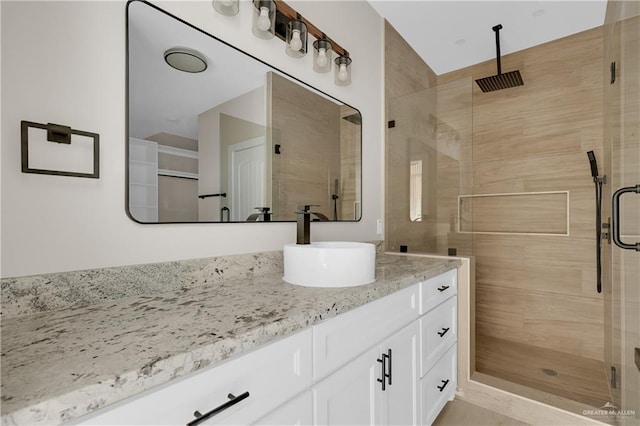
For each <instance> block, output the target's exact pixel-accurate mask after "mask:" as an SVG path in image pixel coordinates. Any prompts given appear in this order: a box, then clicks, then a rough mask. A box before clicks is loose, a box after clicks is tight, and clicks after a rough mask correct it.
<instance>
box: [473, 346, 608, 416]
mask: <svg viewBox="0 0 640 426" xmlns="http://www.w3.org/2000/svg"><path fill="white" fill-rule="evenodd" d="M545 370H547V372H546V373H545V372H544V371H545ZM549 370H551V371H549ZM476 371H477V372H479V373H483V374H486V375H488V376H492V377H495V378H498V379H502V380H505V381H507V382H511V383H515V384H517V385H522V386H526V387H529V388H533V389H535V390H538V391H542V392H545V393H547V394H552V395H555V396H558V397H561V398H557V402H558V403H559V404H553V405H562V402H561V401H562V399H569V400H573V401H576V402H579V403H581V404H586V405H588V406H591V407H595V408H600V407H602V406H603V405H604V404H605V403H607V402H609V401H611V395H610V393H609V387H608V385H607V378H606V375H605V367H604V363H603V362H602V361H598V360H594V359H590V358H584V357H579V356H575V355H571V354H567V353H564V352H558V351H554V350H551V349H544V348H540V347H537V346H532V345H527V344H523V343H517V342H512V341H508V340H504V339H498V338H495V337H488V336H481V335H479V336H477V338H476ZM554 373H556V374H555V375H554ZM505 390H509V389H505ZM534 399H538V398H534ZM546 399H547V400H546V401H543V402H547V403H553V398H546ZM564 405H566V404H564ZM561 408H562V407H561Z"/></svg>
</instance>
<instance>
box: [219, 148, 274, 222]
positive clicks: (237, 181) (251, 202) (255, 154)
mask: <svg viewBox="0 0 640 426" xmlns="http://www.w3.org/2000/svg"><path fill="white" fill-rule="evenodd" d="M266 182H267V176H266V142H265V138H264V137H258V138H254V139H249V140H246V141H243V142H238V143H235V144H233V145H230V146H229V191H228V192H227V196H228V197H229V206H230V209H231V220H232V221H245V220H247V219H248V218H249V216H250V215H251V214H253V213H257V210H256V209H255V208H256V207H269V206H265V201H266V196H265V194H266V188H267V186H266Z"/></svg>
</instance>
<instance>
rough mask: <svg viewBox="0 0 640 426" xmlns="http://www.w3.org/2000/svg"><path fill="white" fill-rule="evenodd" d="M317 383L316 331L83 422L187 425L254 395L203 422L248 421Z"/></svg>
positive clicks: (109, 409) (160, 389) (135, 398)
mask: <svg viewBox="0 0 640 426" xmlns="http://www.w3.org/2000/svg"><path fill="white" fill-rule="evenodd" d="M310 385H311V330H310V329H307V330H304V331H303V332H300V333H297V334H294V335H292V336H289V337H286V338H285V339H282V340H280V341H278V342H275V343H272V344H269V345H267V346H264V347H262V348H259V349H257V350H255V351H252V352H249V353H247V354H243V355H241V356H239V357H237V358H232V359H229V360H228V361H226V362H223V363H222V364H219V365H216V366H214V367H213V368H209V369H206V370H204V371H199V372H196V373H194V374H192V375H188V376H186V377H184V378H182V379H177V380H176V381H172V382H171V383H169V384H167V385H165V386H164V387H161V388H159V389H152V390H151V391H148V392H145V393H143V394H141V395H140V396H137V397H134V398H132V399H129V400H126V401H124V403H121V404H120V405H116V406H114V407H113V408H111V407H109V408H107V409H106V410H105V411H104V412H102V413H99V414H98V415H96V416H91V417H89V418H86V419H85V420H84V421H82V422H81V423H79V424H83V425H132V424H135V425H186V424H189V422H191V421H193V420H195V419H196V418H197V417H196V416H195V415H194V413H195V412H196V411H198V412H199V413H201V414H202V415H206V414H207V413H208V412H210V411H212V410H213V409H215V408H217V407H220V406H221V405H223V404H224V403H227V402H229V401H230V399H232V398H231V397H230V394H232V395H233V396H235V397H239V396H241V395H244V394H245V393H246V392H248V393H249V395H248V397H246V398H245V399H242V400H239V402H237V403H236V404H233V405H232V406H230V407H229V408H227V409H225V410H223V411H220V412H218V413H217V414H215V415H214V416H212V417H210V418H208V419H206V420H204V421H202V422H201V423H199V424H202V425H215V424H224V425H248V424H251V423H253V422H255V421H257V420H258V419H259V418H261V417H263V416H264V415H266V414H267V413H269V412H270V411H272V410H273V409H275V408H276V407H278V406H280V405H282V404H283V403H285V402H287V401H288V400H289V399H291V398H292V397H294V396H296V395H298V394H300V393H301V392H303V391H304V390H305V389H307V388H308V387H309V386H310Z"/></svg>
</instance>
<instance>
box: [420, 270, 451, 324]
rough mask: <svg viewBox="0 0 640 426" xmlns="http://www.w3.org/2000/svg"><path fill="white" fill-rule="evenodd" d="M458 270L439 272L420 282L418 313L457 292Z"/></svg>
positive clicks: (421, 313)
mask: <svg viewBox="0 0 640 426" xmlns="http://www.w3.org/2000/svg"><path fill="white" fill-rule="evenodd" d="M457 286H458V270H457V269H453V270H451V271H448V272H445V273H444V274H440V275H438V276H437V277H433V278H429V279H428V280H426V281H423V282H421V283H420V315H423V314H424V313H425V312H428V311H429V310H430V309H431V308H433V307H434V306H436V305H439V304H440V303H441V302H443V301H444V300H445V299H448V298H449V297H451V296H453V295H454V294H456V292H457Z"/></svg>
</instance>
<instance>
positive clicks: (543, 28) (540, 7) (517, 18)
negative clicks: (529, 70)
mask: <svg viewBox="0 0 640 426" xmlns="http://www.w3.org/2000/svg"><path fill="white" fill-rule="evenodd" d="M369 3H371V5H372V6H373V8H374V9H375V10H376V11H377V12H378V13H379V14H380V15H381V16H382V17H384V18H385V19H386V20H387V21H389V23H391V25H393V27H394V28H395V29H396V30H397V31H398V32H399V33H400V35H401V36H402V37H403V38H404V39H405V40H406V41H407V42H408V43H409V44H410V45H411V46H412V47H413V49H414V50H415V51H416V53H418V55H420V57H421V58H422V59H423V60H424V61H425V62H426V63H427V64H428V65H429V66H430V67H431V69H432V70H433V71H434V72H435V73H436V74H438V75H440V74H444V73H447V72H450V71H454V70H457V69H460V68H465V67H468V66H470V65H474V64H477V63H480V62H484V61H487V60H490V59H495V57H496V47H495V34H494V32H493V31H492V29H491V28H492V27H493V26H495V25H497V24H502V27H503V29H502V30H501V31H500V50H501V53H502V55H506V54H508V53H512V52H517V51H518V50H522V49H527V48H529V47H532V46H536V45H538V44H542V43H546V42H548V41H551V40H555V39H559V38H562V37H566V36H568V35H571V34H575V33H578V32H581V31H585V30H588V29H591V28H594V27H597V26H600V25H603V24H604V16H605V9H606V0H589V1H576V0H574V1H520V0H511V1H458V0H446V1H445V0H443V1H432V0H421V1H416V0H414V1H404V0H395V1H394V0H369Z"/></svg>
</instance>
